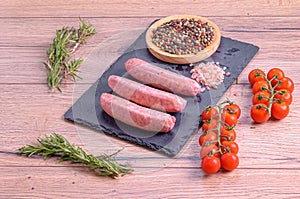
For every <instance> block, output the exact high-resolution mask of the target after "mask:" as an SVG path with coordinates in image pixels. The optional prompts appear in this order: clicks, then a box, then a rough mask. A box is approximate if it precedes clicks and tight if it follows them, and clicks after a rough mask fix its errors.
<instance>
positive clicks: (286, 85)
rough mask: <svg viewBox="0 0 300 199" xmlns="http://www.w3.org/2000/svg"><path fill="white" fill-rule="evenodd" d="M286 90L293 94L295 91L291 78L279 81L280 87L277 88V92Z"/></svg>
mask: <svg viewBox="0 0 300 199" xmlns="http://www.w3.org/2000/svg"><path fill="white" fill-rule="evenodd" d="M281 89H286V90H288V91H290V93H293V91H294V82H293V80H291V79H290V78H289V77H284V78H282V79H281V80H279V83H278V86H276V87H275V90H281Z"/></svg>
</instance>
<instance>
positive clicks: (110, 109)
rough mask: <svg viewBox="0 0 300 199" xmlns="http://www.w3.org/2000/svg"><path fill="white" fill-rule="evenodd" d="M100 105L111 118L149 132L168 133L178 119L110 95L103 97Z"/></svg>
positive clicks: (103, 95)
mask: <svg viewBox="0 0 300 199" xmlns="http://www.w3.org/2000/svg"><path fill="white" fill-rule="evenodd" d="M100 104H101V107H102V108H103V110H104V111H105V112H106V113H107V114H108V115H110V116H111V117H113V118H115V119H117V120H120V121H121V122H124V123H126V124H128V125H131V126H134V127H137V128H140V129H143V130H147V131H154V132H168V131H170V130H172V129H173V128H174V125H175V122H176V118H175V117H174V116H171V115H169V114H167V113H163V112H160V111H156V110H152V109H149V108H145V107H142V106H139V105H137V104H135V103H133V102H130V101H128V100H126V99H123V98H120V97H117V96H115V95H112V94H108V93H103V94H102V95H101V97H100Z"/></svg>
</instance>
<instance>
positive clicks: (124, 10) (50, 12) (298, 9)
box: [0, 0, 300, 18]
mask: <svg viewBox="0 0 300 199" xmlns="http://www.w3.org/2000/svg"><path fill="white" fill-rule="evenodd" d="M212 8H213V9H212ZM0 9H1V11H2V12H1V14H0V17H78V15H80V16H85V17H116V18H117V17H124V16H126V17H140V16H168V15H174V14H193V15H202V16H299V13H300V5H299V1H298V0H256V1H255V3H254V2H252V1H242V2H239V1H230V0H219V1H210V2H209V3H207V2H205V3H203V1H201V0H193V1H190V0H183V1H174V0H166V1H158V0H151V1H147V0H142V1H135V0H127V1H124V0H114V1H111V0H101V1H92V0H89V1H84V0H74V1H70V2H69V1H64V2H62V1H61V0H51V1H50V0H45V1H39V0H11V1H10V0H4V1H2V3H1V7H0Z"/></svg>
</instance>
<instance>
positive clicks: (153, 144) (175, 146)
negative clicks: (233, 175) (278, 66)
mask: <svg viewBox="0 0 300 199" xmlns="http://www.w3.org/2000/svg"><path fill="white" fill-rule="evenodd" d="M145 32H146V31H145ZM145 32H144V33H143V34H141V35H140V36H139V37H138V38H137V40H136V41H135V42H134V43H133V44H132V45H131V46H130V47H129V48H128V49H127V50H126V52H125V53H124V54H123V55H122V56H120V57H119V58H118V59H117V60H116V61H115V62H114V63H113V64H112V65H111V66H110V67H109V68H108V70H106V71H105V72H104V73H103V75H102V76H101V77H100V78H99V79H98V81H96V82H95V83H94V84H93V85H92V86H91V87H90V88H89V89H88V90H87V91H86V92H85V93H84V94H83V95H82V96H81V97H80V98H79V99H78V100H77V102H76V103H75V104H74V105H73V106H72V107H71V108H70V109H69V110H68V111H67V112H66V113H65V115H64V117H65V119H66V120H70V121H73V122H75V123H78V124H82V125H85V126H87V127H89V128H93V129H96V130H99V131H103V132H105V133H106V134H109V135H112V136H116V137H118V138H121V139H124V140H127V141H130V142H132V143H135V144H138V145H141V146H144V147H147V148H149V149H152V150H154V151H158V152H163V153H165V154H167V155H170V156H174V155H176V154H177V153H178V152H179V151H180V150H181V149H182V148H183V146H184V144H185V143H186V142H187V141H188V139H189V138H190V137H191V135H192V134H193V133H194V132H195V131H196V129H197V128H198V126H199V122H200V113H201V112H202V111H203V109H204V108H205V107H206V106H208V105H210V104H215V103H216V102H217V101H218V100H219V99H220V98H221V97H222V95H223V94H224V93H225V92H226V90H227V89H228V87H229V86H230V85H231V84H232V83H233V82H234V81H235V79H236V78H237V77H238V76H239V74H240V73H241V72H242V70H243V69H244V68H245V67H246V66H247V64H248V63H249V62H250V60H251V59H252V58H253V57H254V55H255V54H256V53H257V51H258V49H259V48H258V47H257V46H254V45H252V44H248V43H244V42H240V41H236V40H232V39H230V38H225V37H222V38H221V44H220V46H219V48H218V50H217V51H216V52H215V53H214V54H213V55H212V56H211V57H209V58H208V59H206V60H205V61H214V62H219V63H220V65H221V66H222V67H224V66H225V67H227V70H228V71H230V73H231V75H230V76H229V77H225V80H224V83H223V84H221V85H219V86H218V89H211V90H210V91H205V92H203V93H201V94H200V95H199V96H196V97H184V98H185V99H186V100H187V101H188V103H187V106H186V108H185V109H184V111H183V112H182V113H175V114H172V115H174V116H175V117H176V124H175V127H174V129H172V131H170V132H168V133H154V132H147V131H143V130H141V129H137V128H134V127H130V126H128V125H126V124H124V123H122V122H120V121H116V120H114V119H113V118H111V117H110V116H109V115H107V114H106V113H105V112H104V111H103V109H102V108H101V106H100V102H99V99H100V95H101V94H102V93H103V92H107V93H112V90H111V89H110V88H109V87H108V84H107V79H108V77H109V76H110V75H112V74H114V75H119V76H124V77H127V78H131V77H130V76H129V75H128V74H127V73H126V70H125V67H124V63H125V62H126V61H127V60H128V59H129V58H132V57H137V58H139V59H142V60H145V61H147V62H149V63H153V64H155V65H158V66H160V67H163V68H165V69H168V70H172V71H175V72H178V73H181V74H182V75H185V76H188V77H189V76H190V73H189V71H190V69H191V67H190V66H188V65H174V64H169V63H165V62H162V61H160V60H158V59H156V58H155V57H154V56H152V55H151V54H150V53H149V51H148V50H147V48H146V43H145ZM131 79H133V78H131ZM99 144H101V143H99Z"/></svg>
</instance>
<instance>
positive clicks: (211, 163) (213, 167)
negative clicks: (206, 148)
mask: <svg viewBox="0 0 300 199" xmlns="http://www.w3.org/2000/svg"><path fill="white" fill-rule="evenodd" d="M201 167H202V170H203V171H204V172H205V173H207V174H214V173H217V172H218V171H219V170H220V168H221V163H220V160H219V158H217V157H214V156H207V157H205V158H203V159H202V162H201Z"/></svg>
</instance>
